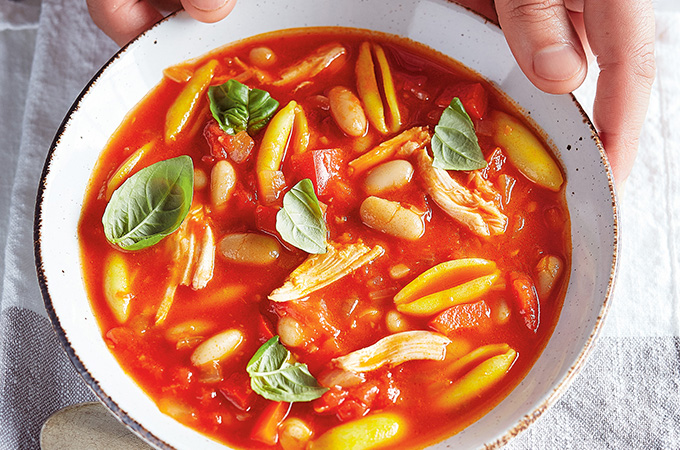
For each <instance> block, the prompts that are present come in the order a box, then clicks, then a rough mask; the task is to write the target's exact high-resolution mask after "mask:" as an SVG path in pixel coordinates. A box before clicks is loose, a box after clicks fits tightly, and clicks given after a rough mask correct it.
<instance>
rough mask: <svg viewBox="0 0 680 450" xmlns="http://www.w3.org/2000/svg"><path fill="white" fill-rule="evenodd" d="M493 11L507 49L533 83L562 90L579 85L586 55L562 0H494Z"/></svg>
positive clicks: (542, 88) (552, 89)
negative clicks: (496, 15)
mask: <svg viewBox="0 0 680 450" xmlns="http://www.w3.org/2000/svg"><path fill="white" fill-rule="evenodd" d="M496 11H497V12H498V20H499V23H500V25H501V28H502V29H503V32H504V33H505V38H506V39H507V41H508V45H509V46H510V50H512V53H513V55H515V59H516V60H517V63H518V64H519V66H520V67H521V69H522V71H523V72H524V74H525V75H526V76H527V78H529V80H531V82H532V83H533V84H534V85H536V87H538V88H539V89H541V90H543V91H545V92H549V93H552V94H565V93H567V92H571V91H573V90H574V89H576V88H577V87H579V86H580V85H581V83H582V82H583V80H584V79H585V76H586V72H587V61H586V56H585V53H584V51H583V46H582V45H581V41H580V40H579V37H578V34H577V33H576V31H575V30H574V27H573V25H572V23H571V20H570V18H569V13H568V11H567V8H566V7H565V6H564V1H563V0H545V1H540V0H496Z"/></svg>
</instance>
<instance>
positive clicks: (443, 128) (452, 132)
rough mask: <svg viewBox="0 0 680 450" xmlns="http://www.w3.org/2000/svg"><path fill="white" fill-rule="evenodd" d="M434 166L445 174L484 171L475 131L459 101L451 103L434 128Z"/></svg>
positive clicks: (455, 98)
mask: <svg viewBox="0 0 680 450" xmlns="http://www.w3.org/2000/svg"><path fill="white" fill-rule="evenodd" d="M432 152H433V153H434V162H433V164H432V165H433V166H435V167H438V168H440V169H445V170H476V169H483V168H484V167H486V161H485V160H484V155H482V149H481V148H479V142H478V141H477V135H476V134H475V127H474V125H473V124H472V120H471V119H470V116H468V114H467V112H465V108H463V104H462V103H461V101H460V99H459V98H458V97H454V98H453V100H451V104H450V105H449V106H447V107H446V109H445V110H444V112H443V113H442V116H441V118H440V119H439V124H437V126H436V127H434V136H432Z"/></svg>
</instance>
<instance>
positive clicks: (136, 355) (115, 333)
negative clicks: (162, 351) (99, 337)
mask: <svg viewBox="0 0 680 450" xmlns="http://www.w3.org/2000/svg"><path fill="white" fill-rule="evenodd" d="M106 339H107V342H106V344H107V345H108V346H109V347H110V348H112V349H115V351H116V354H117V355H124V359H125V361H127V362H128V363H130V364H136V365H137V367H139V368H141V369H143V370H144V371H146V372H147V373H149V374H150V375H151V376H152V377H154V378H156V379H159V380H160V379H161V377H162V375H163V371H164V369H163V366H162V365H161V364H160V363H159V362H158V361H157V360H156V359H155V358H154V357H153V355H152V347H151V344H150V342H149V341H146V340H143V339H142V337H141V336H140V335H138V334H137V333H135V332H134V331H133V330H131V329H129V328H125V327H116V328H111V329H110V330H109V331H107V332H106ZM132 361H135V363H133V362H132Z"/></svg>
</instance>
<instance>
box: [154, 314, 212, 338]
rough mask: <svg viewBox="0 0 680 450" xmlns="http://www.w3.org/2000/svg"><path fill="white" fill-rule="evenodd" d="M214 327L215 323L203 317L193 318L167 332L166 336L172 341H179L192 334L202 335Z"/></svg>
mask: <svg viewBox="0 0 680 450" xmlns="http://www.w3.org/2000/svg"><path fill="white" fill-rule="evenodd" d="M212 327H213V324H212V323H210V322H206V321H205V320H201V319H191V320H188V321H186V322H182V323H179V324H177V325H175V326H174V327H172V328H169V329H168V330H167V331H166V332H165V338H166V339H167V340H169V341H171V342H177V341H179V340H180V339H185V338H187V337H191V336H197V335H198V336H200V335H202V334H204V333H206V332H208V331H210V329H211V328H212Z"/></svg>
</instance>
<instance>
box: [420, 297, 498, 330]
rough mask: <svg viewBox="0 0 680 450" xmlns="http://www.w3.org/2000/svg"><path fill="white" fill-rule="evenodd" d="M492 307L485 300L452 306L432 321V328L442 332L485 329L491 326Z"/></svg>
mask: <svg viewBox="0 0 680 450" xmlns="http://www.w3.org/2000/svg"><path fill="white" fill-rule="evenodd" d="M491 322H492V321H491V308H489V305H487V304H486V302H485V301H484V300H481V301H478V302H476V303H466V304H463V305H456V306H452V307H451V308H449V309H446V310H444V311H442V312H441V313H440V314H439V315H438V316H437V317H435V318H434V319H432V320H431V321H430V324H429V326H430V328H432V329H433V330H435V331H438V332H440V333H442V334H447V335H448V334H452V333H454V332H456V331H458V330H469V329H476V330H478V331H485V330H487V329H489V328H490V327H491Z"/></svg>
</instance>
